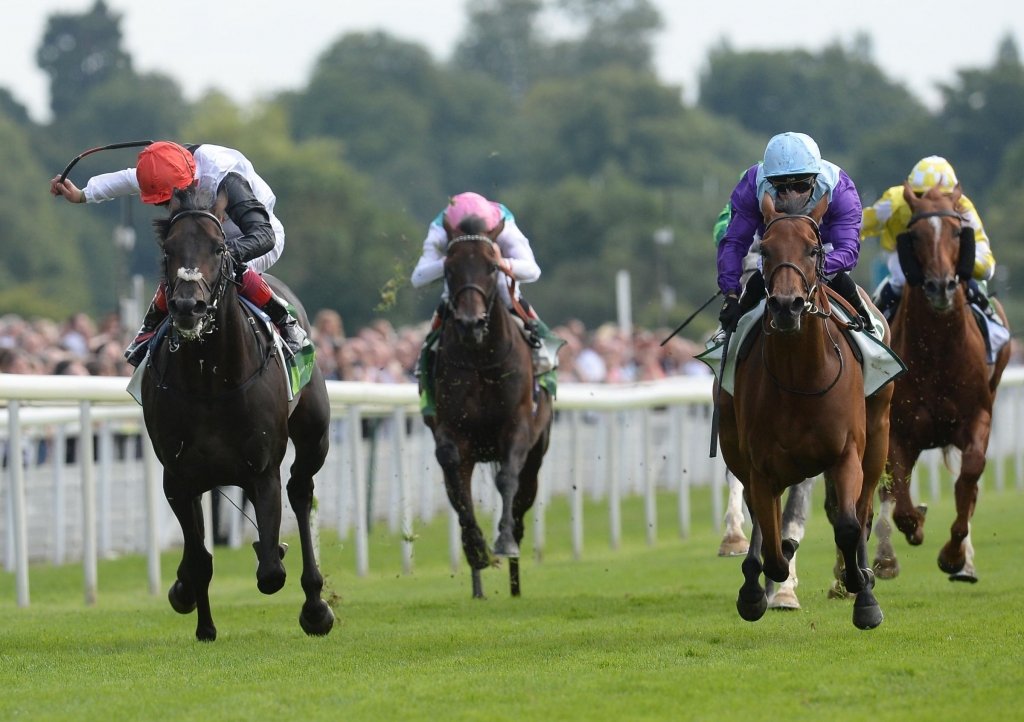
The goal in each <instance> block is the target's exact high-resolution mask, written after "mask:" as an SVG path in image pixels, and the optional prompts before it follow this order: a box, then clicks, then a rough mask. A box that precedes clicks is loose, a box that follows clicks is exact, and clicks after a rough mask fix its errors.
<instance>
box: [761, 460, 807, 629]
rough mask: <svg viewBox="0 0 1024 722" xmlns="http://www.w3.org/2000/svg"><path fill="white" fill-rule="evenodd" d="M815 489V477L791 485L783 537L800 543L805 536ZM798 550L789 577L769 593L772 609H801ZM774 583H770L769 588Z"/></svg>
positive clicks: (784, 518) (794, 553)
mask: <svg viewBox="0 0 1024 722" xmlns="http://www.w3.org/2000/svg"><path fill="white" fill-rule="evenodd" d="M813 490H814V479H813V478H811V479H805V480H804V481H802V482H800V483H799V484H797V485H796V486H791V487H789V494H788V495H787V497H786V506H785V507H783V509H782V538H783V539H791V540H792V541H795V542H796V543H797V544H799V543H800V542H801V541H802V540H803V538H804V531H805V530H806V527H807V513H808V512H809V511H810V508H811V492H812V491H813ZM797 584H799V580H798V579H797V576H796V552H793V558H792V559H790V560H789V579H787V580H786V581H784V582H783V583H782V584H780V585H779V588H778V590H776V591H775V593H774V594H772V593H771V592H770V591H769V594H768V597H769V599H768V606H769V607H771V608H772V609H799V608H800V600H798V599H797V597H796V585H797ZM773 585H774V583H772V584H769V585H768V587H769V589H770V588H771V587H772V586H773Z"/></svg>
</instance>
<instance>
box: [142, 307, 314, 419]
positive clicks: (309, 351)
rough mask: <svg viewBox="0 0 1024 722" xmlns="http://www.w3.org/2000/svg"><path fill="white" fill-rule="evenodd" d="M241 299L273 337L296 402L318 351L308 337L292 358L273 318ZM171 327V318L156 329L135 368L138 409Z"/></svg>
mask: <svg viewBox="0 0 1024 722" xmlns="http://www.w3.org/2000/svg"><path fill="white" fill-rule="evenodd" d="M238 300H239V301H240V302H241V303H243V304H244V305H245V307H246V308H248V309H249V311H250V312H251V315H252V317H253V320H254V322H255V323H257V324H260V325H262V326H263V327H264V328H265V329H266V331H267V332H268V333H269V334H270V338H272V339H273V340H274V344H273V348H272V349H271V353H276V354H277V355H278V356H279V357H280V360H281V366H282V367H283V368H285V369H287V370H288V383H287V390H288V401H292V400H294V399H295V395H296V394H297V393H299V390H300V389H302V387H303V386H305V385H306V384H308V383H309V379H310V378H311V377H312V375H313V367H314V366H315V365H316V349H315V348H314V346H313V343H312V342H311V341H310V340H309V339H308V338H307V339H306V343H305V344H304V345H303V346H302V349H301V350H300V351H299V353H297V354H295V356H289V355H288V354H286V353H285V352H284V342H283V341H282V340H281V334H280V333H278V331H277V326H275V325H274V324H273V323H271V321H270V318H269V317H268V316H267V315H266V314H265V313H263V311H261V310H260V309H259V308H257V307H256V306H255V305H254V304H252V303H250V302H249V301H248V300H247V299H244V298H241V297H239V299H238ZM288 310H289V312H290V313H292V314H295V308H294V307H292V306H291V304H289V306H288ZM169 325H170V319H169V318H168V319H165V320H164V322H163V323H162V324H160V326H159V328H157V330H156V333H154V334H153V337H152V338H151V339H150V341H149V348H148V349H147V350H146V357H145V358H144V359H142V363H140V364H139V366H138V368H136V369H135V373H133V374H132V379H131V381H129V382H128V388H127V391H128V393H129V394H131V397H132V398H133V399H135V401H136V403H138V404H139V406H142V378H143V376H145V375H146V367H147V366H149V359H150V356H151V355H152V354H153V350H154V349H156V348H158V347H159V345H160V343H161V342H162V341H163V339H164V336H165V335H166V332H167V328H168V327H169ZM289 413H290V409H289Z"/></svg>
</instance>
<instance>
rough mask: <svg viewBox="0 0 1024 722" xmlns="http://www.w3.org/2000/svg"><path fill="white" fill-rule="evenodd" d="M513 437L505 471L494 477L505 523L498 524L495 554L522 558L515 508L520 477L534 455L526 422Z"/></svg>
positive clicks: (502, 465)
mask: <svg viewBox="0 0 1024 722" xmlns="http://www.w3.org/2000/svg"><path fill="white" fill-rule="evenodd" d="M520 427H521V428H517V429H516V430H515V432H514V433H513V435H512V440H511V443H510V444H509V450H508V453H507V454H506V455H505V460H504V461H502V462H501V468H500V469H499V470H498V473H497V475H496V476H495V477H494V485H495V486H496V487H498V493H499V494H501V520H500V521H499V522H498V538H497V540H496V541H495V542H494V555H495V556H499V557H509V558H511V559H518V558H519V543H518V541H517V540H516V538H515V526H516V524H515V516H514V514H513V506H514V504H515V498H516V494H517V493H518V491H519V475H520V473H521V472H522V470H523V467H524V466H525V465H526V456H527V454H528V453H529V452H530V436H529V434H530V429H529V426H528V425H527V424H525V423H523V424H520Z"/></svg>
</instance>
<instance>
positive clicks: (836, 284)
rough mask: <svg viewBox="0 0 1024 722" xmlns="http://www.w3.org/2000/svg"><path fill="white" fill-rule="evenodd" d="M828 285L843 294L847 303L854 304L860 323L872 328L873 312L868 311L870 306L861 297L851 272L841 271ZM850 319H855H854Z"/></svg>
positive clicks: (868, 328)
mask: <svg viewBox="0 0 1024 722" xmlns="http://www.w3.org/2000/svg"><path fill="white" fill-rule="evenodd" d="M828 285H829V286H831V287H832V290H834V291H836V292H837V293H838V294H839V295H840V296H842V297H843V299H844V300H845V301H846V302H847V303H849V304H850V305H851V306H853V310H854V311H856V312H857V315H858V316H859V317H860V323H861V326H862V327H863V328H864V329H866V330H870V329H871V328H872V327H873V326H874V324H873V322H872V321H871V314H870V313H869V312H868V307H867V306H865V305H864V299H863V298H861V295H860V292H859V291H858V290H857V284H856V283H854V281H853V279H852V278H850V274H849V273H847V272H846V271H840V272H839V273H837V274H836V275H835V276H833V277H832V280H831V281H829V282H828ZM850 320H851V321H854V319H850Z"/></svg>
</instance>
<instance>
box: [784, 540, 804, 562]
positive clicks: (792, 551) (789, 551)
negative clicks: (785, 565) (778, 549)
mask: <svg viewBox="0 0 1024 722" xmlns="http://www.w3.org/2000/svg"><path fill="white" fill-rule="evenodd" d="M799 548H800V542H798V541H797V540H796V539H783V540H782V556H784V557H786V561H787V562H790V561H793V557H795V556H796V550H797V549H799Z"/></svg>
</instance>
